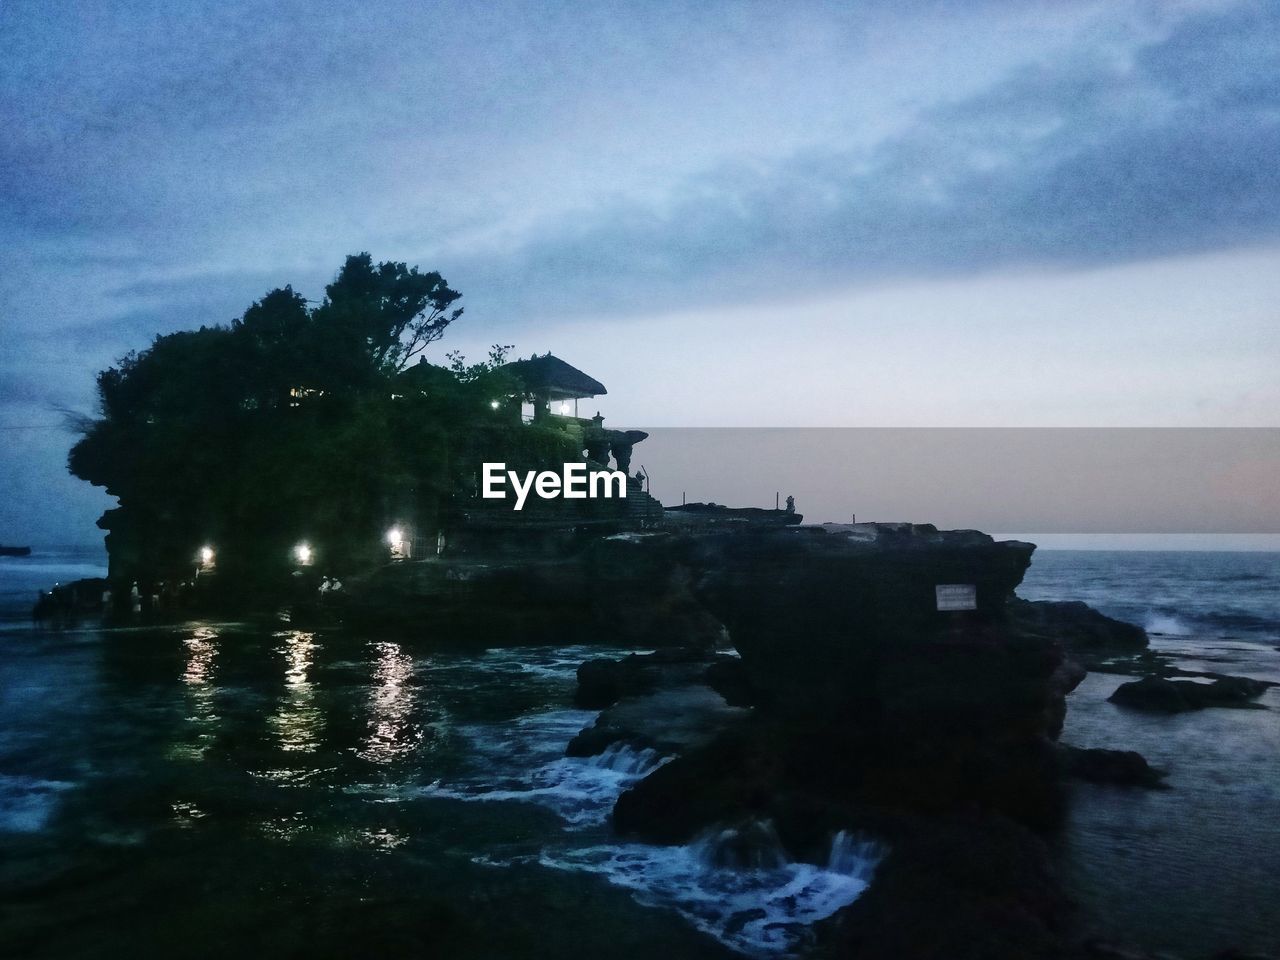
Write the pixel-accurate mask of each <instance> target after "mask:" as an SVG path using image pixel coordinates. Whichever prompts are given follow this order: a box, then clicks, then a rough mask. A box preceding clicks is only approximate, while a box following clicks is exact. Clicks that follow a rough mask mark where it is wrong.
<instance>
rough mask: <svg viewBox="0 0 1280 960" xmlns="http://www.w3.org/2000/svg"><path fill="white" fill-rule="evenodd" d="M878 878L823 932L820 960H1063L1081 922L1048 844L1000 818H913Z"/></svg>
mask: <svg viewBox="0 0 1280 960" xmlns="http://www.w3.org/2000/svg"><path fill="white" fill-rule="evenodd" d="M888 842H889V847H890V854H889V856H888V857H887V858H886V859H885V861H884V862H883V863H882V864H881V865H880V866H879V867H878V868H877V870H876V874H875V882H873V883H872V884H871V885H870V887H868V888H867V890H866V891H865V892H864V893H863V894H862V896H860V897H859V898H858V899H857V900H855V901H854V902H853V903H852V904H851V905H850V906H849V907H848V908H846V909H845V910H842V911H840V912H839V913H837V914H836V915H835V916H834V917H832V918H831V920H829V921H827V922H826V923H825V924H824V925H823V928H822V932H821V937H822V945H821V946H820V948H819V950H818V956H821V957H824V958H846V957H847V958H855V957H856V958H858V960H904V958H911V960H986V958H992V960H994V958H1014V957H1016V958H1019V960H1060V958H1063V957H1066V956H1071V953H1070V952H1069V948H1068V946H1067V944H1068V942H1069V940H1070V937H1071V923H1072V920H1073V918H1074V912H1073V908H1072V905H1071V904H1070V902H1069V901H1068V899H1067V898H1066V896H1065V895H1064V894H1063V893H1062V890H1061V887H1060V885H1059V883H1058V880H1057V878H1056V876H1055V875H1054V872H1053V869H1052V867H1051V865H1050V858H1049V854H1048V851H1047V849H1046V848H1045V845H1044V843H1043V842H1041V841H1040V840H1039V839H1038V838H1037V837H1035V836H1034V835H1033V834H1031V833H1030V832H1029V831H1027V830H1026V829H1024V828H1021V827H1019V826H1018V825H1017V824H1014V823H1011V822H1009V821H1008V820H1004V819H1002V818H1000V817H991V816H983V815H968V816H956V817H943V818H929V819H916V820H906V821H903V822H902V823H901V824H899V825H898V826H897V828H896V829H894V830H893V832H892V834H891V835H890V836H889V838H888Z"/></svg>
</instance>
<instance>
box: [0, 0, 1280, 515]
mask: <svg viewBox="0 0 1280 960" xmlns="http://www.w3.org/2000/svg"><path fill="white" fill-rule="evenodd" d="M0 39H2V40H3V50H4V56H3V57H0V124H2V129H3V136H0V248H2V249H3V251H4V260H5V262H4V268H3V270H2V271H0V338H2V340H0V346H2V349H0V428H2V429H0V444H3V447H4V452H3V453H2V454H0V486H2V487H3V494H4V496H3V503H0V540H3V539H6V538H7V539H10V540H12V539H24V538H25V539H38V538H44V539H46V540H48V539H54V540H57V539H61V540H84V539H87V538H88V537H87V535H86V534H85V529H86V527H88V529H89V531H90V534H91V533H92V528H91V523H92V519H93V518H94V517H95V516H96V515H97V513H98V512H100V510H101V509H102V507H103V505H104V503H105V498H102V497H101V496H100V495H99V494H98V493H97V492H95V491H92V490H91V489H89V488H87V487H86V486H85V485H83V484H80V483H79V482H78V481H74V480H71V479H70V478H67V477H65V476H63V473H62V461H63V458H64V456H65V451H66V448H67V446H68V445H69V443H70V442H71V439H72V438H71V437H70V436H69V435H68V434H66V433H65V432H63V431H60V430H58V429H56V428H52V427H50V426H49V425H51V424H57V423H58V422H59V415H58V414H57V413H56V412H55V410H56V409H59V408H69V409H78V410H84V411H91V410H92V407H93V395H92V377H93V373H94V372H95V371H96V370H98V369H100V368H102V367H103V366H105V365H107V364H109V363H111V362H112V361H113V360H114V359H115V358H117V357H118V356H120V355H121V354H123V353H125V352H126V351H128V350H130V349H136V348H141V347H145V346H146V345H147V343H148V342H149V341H150V339H151V337H152V336H153V335H155V334H156V333H159V332H168V331H172V330H176V329H182V328H187V327H193V326H198V325H200V324H201V323H205V324H208V323H215V322H225V321H227V320H229V319H230V318H231V317H233V316H236V315H237V314H239V313H240V312H241V311H242V310H243V309H244V307H245V306H246V305H247V304H248V303H249V302H251V301H252V300H253V299H255V298H257V297H259V296H260V295H261V294H262V293H264V292H265V291H266V290H268V289H270V288H271V287H274V286H280V285H283V284H285V283H292V284H293V285H294V286H295V288H297V289H300V290H301V291H303V292H304V293H305V294H307V295H309V296H313V297H318V296H319V295H320V294H321V292H322V288H323V284H324V283H325V281H326V280H327V279H329V278H330V277H331V275H332V273H333V272H334V270H335V269H336V267H337V265H338V264H339V263H340V262H341V259H342V257H343V255H345V254H346V253H349V252H354V251H359V250H368V251H370V252H371V253H373V254H374V256H375V257H377V258H381V259H397V260H407V261H409V262H411V263H417V264H420V265H421V266H422V267H424V268H429V269H438V270H440V271H441V272H443V273H444V275H445V276H446V277H447V278H448V280H449V281H450V283H451V284H452V285H453V286H455V287H457V288H458V289H460V290H461V291H462V292H463V294H464V300H463V302H464V303H465V304H466V306H467V313H466V316H465V317H464V319H463V320H462V321H460V323H459V324H458V327H457V328H456V329H455V330H453V331H451V333H450V335H449V337H448V338H446V341H445V342H444V343H443V344H441V350H444V349H450V348H460V349H463V350H464V351H466V352H468V353H469V354H472V355H476V354H481V353H483V350H484V347H485V346H486V345H487V344H489V343H492V342H495V341H500V342H504V343H513V344H515V345H516V347H517V349H518V351H519V352H521V353H525V354H528V353H532V352H534V351H535V350H536V351H539V352H541V351H545V350H547V349H551V350H554V351H555V352H556V353H557V354H558V355H560V356H562V357H564V358H565V359H567V360H569V361H570V362H572V363H574V364H576V365H578V366H580V367H583V368H584V369H586V370H587V371H588V372H589V373H592V374H593V375H595V376H597V377H598V378H599V379H601V380H603V381H604V382H605V383H606V384H607V385H608V387H609V391H610V393H609V396H608V397H607V398H603V400H602V401H601V407H602V409H603V411H604V412H605V413H606V415H607V416H608V417H609V419H610V422H611V423H614V424H616V425H627V426H632V425H634V426H653V425H658V426H992V425H995V426H1280V423H1278V420H1280V377H1277V374H1276V371H1277V370H1278V369H1280V323H1278V322H1277V321H1280V163H1278V162H1277V157H1280V5H1277V4H1275V3H1262V2H1170V0H1163V2H1152V3H1138V2H1124V0H1106V2H1088V3H1086V2H1069V0H1053V2H1045V3H1034V2H1019V3H1013V2H1007V3H1000V2H973V3H966V4H963V5H961V4H948V3H943V2H898V0H894V2H889V0H869V2H862V3H842V4H831V5H826V4H819V3H803V2H801V3H771V4H755V3H702V2H690V3H688V4H679V3H661V2H652V3H616V4H612V3H565V4H559V5H557V4H551V3H538V4H533V3H523V4H503V3H489V4H475V3H457V4H451V3H432V2H424V0H403V2H370V3H360V4H352V3H342V4H338V3H332V4H327V3H317V2H296V3H295V2H281V0H275V2H270V3H265V2H264V3H250V2H244V0H217V2H207V3H206V2H198V0H187V2H184V3H181V4H174V3H171V2H165V0H154V2H152V0H93V2H88V0H85V2H66V3H56V4H53V3H48V2H47V0H5V2H4V3H2V4H0Z"/></svg>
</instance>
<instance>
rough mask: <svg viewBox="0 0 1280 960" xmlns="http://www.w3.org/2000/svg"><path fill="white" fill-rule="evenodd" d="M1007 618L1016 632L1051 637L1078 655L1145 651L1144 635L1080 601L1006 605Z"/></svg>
mask: <svg viewBox="0 0 1280 960" xmlns="http://www.w3.org/2000/svg"><path fill="white" fill-rule="evenodd" d="M1008 609H1009V616H1010V619H1011V620H1012V621H1013V623H1014V624H1016V626H1017V628H1018V630H1020V631H1021V632H1023V633H1028V634H1032V633H1034V634H1038V635H1042V636H1047V637H1051V638H1053V639H1055V640H1058V641H1060V642H1061V643H1063V644H1065V645H1066V646H1067V647H1068V648H1069V649H1071V650H1073V651H1077V652H1084V651H1116V650H1128V651H1132V650H1144V649H1146V646H1147V631H1146V630H1144V629H1142V627H1139V626H1137V625H1136V624H1132V623H1125V622H1124V621H1123V620H1116V619H1113V618H1112V617H1108V616H1106V615H1105V614H1102V613H1099V612H1098V611H1097V610H1094V609H1093V608H1092V607H1091V606H1089V605H1088V604H1087V603H1083V602H1081V601H1079V600H1023V599H1021V598H1018V597H1015V598H1013V599H1012V600H1010V601H1009V608H1008Z"/></svg>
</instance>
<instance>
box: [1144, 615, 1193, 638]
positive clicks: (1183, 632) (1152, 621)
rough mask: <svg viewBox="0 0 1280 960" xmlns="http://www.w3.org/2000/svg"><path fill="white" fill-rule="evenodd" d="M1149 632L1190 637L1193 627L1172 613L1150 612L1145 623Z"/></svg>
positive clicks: (1165, 635) (1166, 635) (1167, 635)
mask: <svg viewBox="0 0 1280 960" xmlns="http://www.w3.org/2000/svg"><path fill="white" fill-rule="evenodd" d="M1143 626H1144V627H1145V628H1146V631H1147V633H1153V634H1159V635H1160V636H1164V637H1189V636H1191V632H1192V631H1191V628H1190V627H1189V626H1187V624H1186V623H1184V622H1183V621H1182V620H1180V619H1178V618H1177V617H1175V616H1172V615H1170V614H1163V613H1150V614H1147V618H1146V622H1145V623H1144V624H1143Z"/></svg>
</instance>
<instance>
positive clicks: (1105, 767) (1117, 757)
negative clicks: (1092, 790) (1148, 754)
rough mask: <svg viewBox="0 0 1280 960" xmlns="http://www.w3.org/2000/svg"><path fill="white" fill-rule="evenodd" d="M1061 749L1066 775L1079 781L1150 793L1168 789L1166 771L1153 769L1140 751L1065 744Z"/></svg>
mask: <svg viewBox="0 0 1280 960" xmlns="http://www.w3.org/2000/svg"><path fill="white" fill-rule="evenodd" d="M1059 749H1060V751H1061V756H1062V762H1063V766H1064V768H1065V770H1066V772H1067V773H1068V774H1069V775H1070V776H1073V777H1076V778H1077V779H1080V780H1086V781H1088V782H1089V783H1103V784H1110V785H1112V786H1117V787H1144V788H1146V789H1149V790H1151V789H1159V788H1163V787H1165V786H1166V784H1165V782H1164V778H1165V773H1164V771H1162V770H1157V769H1156V768H1155V767H1153V766H1151V765H1150V764H1149V763H1147V761H1146V758H1145V757H1143V756H1142V754H1140V753H1138V752H1137V751H1134V750H1104V749H1100V748H1092V749H1085V748H1083V747H1071V746H1067V745H1065V744H1063V745H1062V746H1061V747H1060V748H1059Z"/></svg>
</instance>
